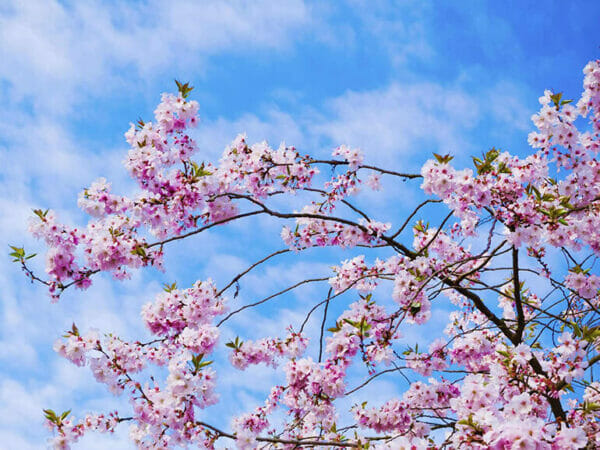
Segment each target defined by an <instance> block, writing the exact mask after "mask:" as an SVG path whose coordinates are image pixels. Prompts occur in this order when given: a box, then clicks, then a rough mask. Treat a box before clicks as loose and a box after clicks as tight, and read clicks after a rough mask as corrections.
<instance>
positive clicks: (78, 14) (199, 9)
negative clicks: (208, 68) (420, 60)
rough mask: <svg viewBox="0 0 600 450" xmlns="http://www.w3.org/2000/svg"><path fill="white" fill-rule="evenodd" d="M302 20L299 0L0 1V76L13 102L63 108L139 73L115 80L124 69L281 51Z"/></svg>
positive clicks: (306, 20) (149, 72)
mask: <svg viewBox="0 0 600 450" xmlns="http://www.w3.org/2000/svg"><path fill="white" fill-rule="evenodd" d="M310 24H311V14H310V9H309V8H308V7H307V6H306V5H305V4H304V3H303V2H302V0H292V1H287V2H285V3H281V4H278V3H272V2H269V1H266V0H260V1H254V2H242V1H235V2H219V1H205V2H193V1H188V0H177V1H171V2H162V1H159V0H149V1H145V2H136V3H120V4H113V3H107V2H99V1H95V2H68V3H67V4H66V5H65V4H64V3H63V2H59V1H57V0H51V1H42V0H31V1H27V2H19V1H12V2H10V4H8V5H4V6H3V8H1V9H0V60H2V61H3V64H2V65H1V66H0V79H4V80H5V81H7V82H8V83H9V86H10V90H9V91H8V92H9V93H10V94H9V95H8V97H9V99H10V100H11V101H12V102H15V103H16V102H20V101H23V100H26V101H29V102H31V103H32V104H33V105H34V107H35V108H36V109H37V110H42V111H53V112H60V111H68V110H69V109H70V108H71V107H72V106H73V105H74V104H75V103H76V102H77V101H78V100H80V99H81V97H84V98H85V96H86V95H87V94H89V93H90V92H92V93H95V94H96V95H98V94H100V93H102V95H103V96H104V95H106V91H107V89H110V88H111V86H113V84H114V86H113V87H119V86H123V85H132V83H133V82H139V81H140V80H125V79H122V75H121V73H120V70H121V69H123V68H131V67H132V68H133V69H134V73H137V74H139V75H141V76H142V80H144V79H146V82H147V80H148V78H151V77H153V76H156V75H157V73H160V71H162V70H164V69H166V68H169V70H173V68H194V69H195V70H198V69H199V70H203V69H204V63H205V58H206V57H207V56H209V55H214V54H215V53H218V52H223V51H233V52H237V53H243V52H248V51H252V50H253V49H257V48H267V49H273V50H281V49H284V48H285V47H286V46H287V45H288V44H290V42H292V40H293V39H297V38H298V36H299V35H300V34H301V33H303V32H305V31H304V30H307V29H308V28H309V27H310Z"/></svg>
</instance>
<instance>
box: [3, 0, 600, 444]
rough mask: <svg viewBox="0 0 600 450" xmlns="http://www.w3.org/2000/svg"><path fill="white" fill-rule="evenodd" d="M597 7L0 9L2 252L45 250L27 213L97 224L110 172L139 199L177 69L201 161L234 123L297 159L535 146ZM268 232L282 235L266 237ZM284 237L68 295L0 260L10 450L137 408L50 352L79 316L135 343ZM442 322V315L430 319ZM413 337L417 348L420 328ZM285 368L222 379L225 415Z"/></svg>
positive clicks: (225, 248)
mask: <svg viewBox="0 0 600 450" xmlns="http://www.w3.org/2000/svg"><path fill="white" fill-rule="evenodd" d="M599 17H600V3H598V2H595V1H579V2H558V1H555V2H552V1H535V2H534V1H511V2H483V1H462V2H442V1H438V2H428V1H415V2H408V1H407V2H393V1H389V2H387V1H368V2H367V1H338V2H308V1H303V0H288V1H286V2H273V1H265V0H255V1H252V2H241V1H231V2H227V3H225V2H216V1H204V2H191V1H190V2H187V1H182V0H174V1H171V2H160V1H130V2H99V1H97V2H93V1H92V2H75V1H55V0H46V1H37V0H27V1H11V0H9V1H5V2H2V4H1V5H0V61H1V62H0V100H1V103H2V109H1V110H0V230H2V233H0V247H1V248H5V249H7V248H8V247H7V245H8V244H9V243H10V244H17V245H26V247H27V248H30V249H32V250H33V249H36V250H42V247H41V246H40V245H39V244H37V243H35V242H34V241H33V240H32V239H31V238H30V237H29V236H28V235H27V234H26V233H25V230H26V228H27V218H28V216H29V215H30V211H31V208H36V207H44V208H52V209H55V210H56V211H57V212H58V214H59V216H60V217H61V218H62V219H63V220H65V221H67V222H70V223H84V222H83V221H84V220H85V217H84V215H83V214H82V213H81V212H80V211H78V210H77V208H76V197H77V194H78V192H79V191H80V190H81V189H82V188H84V187H85V186H87V185H89V183H91V182H92V181H93V180H94V179H96V178H97V177H100V176H105V177H107V178H108V179H109V180H111V181H113V184H114V186H115V190H121V191H122V192H130V191H131V189H132V183H131V182H130V181H128V179H127V175H126V173H125V170H124V169H123V168H122V166H121V164H120V162H121V161H122V159H123V158H124V156H125V154H126V151H127V147H126V143H125V141H124V139H123V133H124V132H125V131H126V130H127V128H128V123H129V122H130V121H135V120H136V119H137V118H138V117H139V116H141V117H143V118H150V116H151V113H152V111H153V109H154V107H155V105H156V104H157V102H158V101H159V98H160V93H161V92H164V91H171V90H173V88H174V83H173V79H174V78H178V79H180V80H185V81H190V82H191V84H192V85H194V86H195V90H194V91H193V95H192V96H193V98H194V99H196V100H198V101H199V102H200V114H201V118H202V123H201V125H200V126H199V128H198V130H197V132H196V137H197V140H198V142H199V143H200V147H201V152H200V154H199V155H198V156H197V158H198V159H212V160H215V159H217V158H218V156H219V155H220V153H221V152H222V150H223V148H224V147H225V145H227V144H228V143H229V142H230V141H231V140H233V138H235V136H236V135H237V134H238V133H240V132H247V134H248V138H249V141H251V142H255V141H261V140H263V139H267V140H269V142H271V143H272V144H273V145H278V144H279V142H280V141H282V140H285V141H286V143H287V144H290V145H295V146H296V147H297V148H299V149H300V151H301V152H303V153H304V152H306V153H314V154H322V155H324V154H327V153H328V152H329V151H330V150H331V149H332V148H333V147H335V146H337V145H339V144H344V143H346V144H349V145H351V146H359V147H361V148H362V149H363V151H364V152H365V154H366V155H367V158H368V159H369V160H370V161H373V162H375V163H376V164H379V165H384V166H394V167H396V168H397V169H399V170H404V171H416V170H418V167H419V166H420V164H422V163H423V162H424V161H425V160H426V158H427V157H428V156H429V155H430V154H431V152H434V151H435V152H438V153H452V154H455V155H456V156H457V165H462V164H468V163H469V158H468V157H469V156H470V155H474V154H478V153H480V152H481V151H484V150H487V149H488V148H490V147H492V146H496V147H500V148H502V149H506V150H509V151H511V152H515V153H518V154H523V153H525V152H527V151H528V149H527V144H526V136H527V134H528V132H529V131H530V130H531V128H532V125H531V123H530V120H529V117H530V116H531V114H533V113H534V112H535V111H536V109H537V107H538V103H537V98H538V97H539V96H540V95H541V94H542V92H543V90H544V89H546V88H551V89H554V90H557V91H564V92H565V96H566V97H568V98H573V97H576V96H578V95H579V94H580V92H581V82H582V73H581V70H582V69H583V66H584V65H585V63H586V62H587V61H588V60H590V59H594V58H598V56H599V53H600V48H599V46H600V32H599V31H598V19H599ZM386 188H387V190H386V193H385V194H384V195H382V196H381V197H376V196H373V195H368V194H365V196H364V197H363V198H361V199H359V203H360V202H362V204H364V205H369V206H370V207H371V208H372V210H373V211H375V212H379V213H381V215H382V217H385V218H386V219H387V220H392V221H394V222H395V223H398V221H399V219H400V218H401V217H402V212H403V211H406V210H407V208H409V207H410V205H411V204H414V203H415V202H416V201H418V199H419V193H418V184H417V183H412V184H410V183H401V184H398V183H395V184H394V183H387V184H386ZM390 205H393V207H392V208H390ZM256 227H262V231H264V233H263V234H264V235H265V236H267V235H268V234H269V233H271V235H272V236H271V237H270V238H267V237H265V238H264V239H256ZM278 230H279V225H272V224H271V225H269V224H267V223H264V222H261V221H255V222H248V223H244V224H239V225H236V226H234V227H233V228H232V229H231V230H229V231H225V232H215V233H211V234H207V235H205V236H199V237H198V238H197V239H195V240H194V241H193V242H191V243H189V244H188V245H187V246H186V245H180V246H174V247H173V248H172V253H171V254H170V255H169V257H168V259H167V271H168V275H163V274H157V273H155V272H151V271H143V272H142V273H138V274H136V275H135V276H134V277H133V279H132V280H131V281H128V282H126V283H114V282H112V281H111V280H110V279H108V278H102V279H99V280H97V282H96V284H95V286H94V287H93V288H92V289H90V290H89V291H88V292H86V293H83V294H82V293H81V292H72V293H69V294H67V295H65V296H64V298H63V299H62V300H61V302H59V303H58V304H56V305H50V304H49V300H48V298H47V297H46V294H45V292H44V290H43V289H41V288H40V287H38V286H31V285H29V284H28V283H27V282H26V280H25V278H24V277H23V276H22V274H21V273H20V272H19V270H18V268H17V267H16V266H14V265H12V264H11V263H10V260H9V259H8V258H6V257H5V258H0V287H1V288H2V289H1V290H0V299H1V305H2V306H1V309H0V405H2V406H1V407H0V409H2V410H3V411H10V414H9V415H8V416H7V415H3V419H2V420H1V421H0V441H2V442H4V443H6V442H9V443H11V446H10V448H14V449H21V448H22V449H37V448H40V447H41V446H43V445H44V443H45V439H46V437H47V434H46V431H45V430H44V429H43V428H42V426H41V422H42V420H41V418H42V415H41V409H42V408H45V407H52V408H55V409H57V410H62V409H69V408H71V407H74V409H75V411H77V412H78V413H80V414H81V413H83V412H85V411H86V410H90V409H105V410H108V409H110V408H112V407H114V405H117V404H123V403H124V401H123V399H113V398H112V397H111V396H110V394H108V393H106V392H105V391H104V390H103V389H102V387H99V386H96V384H95V383H94V382H93V379H92V377H91V375H90V374H89V373H88V371H87V370H85V369H78V368H76V367H74V366H70V365H69V364H67V363H66V362H63V361H62V360H60V359H59V358H58V356H56V355H55V354H54V353H53V352H52V350H51V346H52V343H53V341H54V339H55V338H56V337H58V336H59V335H60V334H61V332H62V331H63V330H64V329H66V328H67V327H68V326H69V325H70V324H71V322H72V321H75V322H76V323H77V324H78V325H79V326H80V328H83V329H85V328H87V327H96V328H100V329H102V330H109V329H110V330H112V331H115V332H119V333H122V334H124V335H126V336H128V337H132V338H138V337H139V336H140V334H143V333H144V330H143V328H142V326H141V321H140V319H139V308H140V306H141V305H143V304H144V303H145V302H147V301H149V300H151V299H152V298H153V295H154V293H155V292H157V291H158V290H160V285H161V283H163V282H166V281H169V282H171V281H173V280H174V279H177V280H178V281H179V280H182V281H181V283H180V285H184V286H185V284H186V283H188V284H189V283H191V282H192V281H193V280H195V279H197V278H200V279H202V278H205V277H208V276H212V277H213V278H215V279H216V280H217V281H220V282H226V281H227V280H228V278H230V277H231V276H233V275H234V274H235V273H236V272H237V271H240V270H242V269H243V268H244V267H246V266H247V265H248V264H249V263H251V262H252V258H255V257H260V256H261V255H264V254H266V253H267V252H268V251H269V250H270V249H278V248H280V247H281V245H282V244H281V243H280V242H279V241H278V239H277V235H278ZM234 239H239V240H234ZM241 245H243V246H244V249H245V251H244V252H243V254H240V251H239V247H240V246H241ZM355 254H356V253H343V252H333V253H328V254H325V253H318V252H309V253H308V254H307V255H306V257H305V258H304V259H303V261H301V262H297V261H295V260H294V259H293V258H287V259H286V258H282V259H281V260H279V261H277V262H276V263H274V264H273V265H271V266H269V267H268V268H265V269H264V270H262V271H258V272H257V273H256V274H253V275H252V276H251V277H249V279H248V280H247V281H246V282H244V283H243V284H242V288H243V289H242V293H241V295H240V298H238V299H237V300H236V301H237V302H240V304H241V303H243V302H245V301H247V302H250V301H252V300H255V299H256V298H259V296H260V295H267V294H268V293H269V292H273V291H274V290H275V289H277V288H278V287H283V286H285V285H286V283H288V284H291V283H293V282H294V281H297V280H299V279H301V278H302V277H303V276H305V275H306V276H310V275H313V274H319V273H321V274H322V273H323V271H327V270H328V269H327V268H328V266H330V265H331V264H335V263H336V262H337V261H339V260H340V259H345V258H348V257H352V256H354V255H355ZM182 257H183V258H185V259H184V260H182ZM40 262H41V261H40ZM40 262H38V264H39V263H40ZM40 267H41V266H40ZM265 279H268V280H270V281H269V283H268V284H267V283H265V282H264V280H265ZM271 280H272V281H271ZM265 285H267V287H266V286H265ZM323 289H325V287H323V286H321V287H320V288H318V287H313V288H309V289H305V290H304V291H301V292H299V294H298V295H292V296H290V297H288V298H286V300H285V303H284V304H283V305H282V304H280V305H278V306H273V307H270V308H264V309H261V310H259V311H257V312H256V313H252V314H251V315H249V316H247V317H246V318H240V319H238V320H237V321H236V322H234V323H232V325H231V327H230V328H228V329H226V330H224V331H223V333H224V335H225V337H226V338H227V337H231V336H233V335H235V334H236V333H244V334H243V336H246V337H249V338H259V337H262V336H265V335H268V334H269V333H272V334H274V335H281V334H282V332H283V330H282V327H280V326H279V325H280V324H281V323H284V322H285V324H287V323H292V322H294V323H297V321H298V320H300V319H301V317H302V314H303V312H304V311H305V310H306V307H307V305H309V304H310V301H311V300H312V299H314V298H315V296H317V297H318V296H320V295H322V293H323V292H322V291H323ZM384 294H385V290H383V291H382V296H384ZM342 309H343V305H340V311H341V310H342ZM443 318H444V317H443V313H442V315H441V316H440V317H437V318H436V317H435V316H434V319H433V326H435V325H436V322H435V321H436V320H438V321H439V324H441V323H442V322H443ZM256 323H260V324H261V326H260V329H257V327H256V326H255V325H254V324H256ZM439 324H438V325H439ZM408 333H409V336H412V338H414V339H416V338H418V337H419V333H422V331H420V330H413V331H412V332H411V331H409V332H408ZM410 333H413V334H412V335H411V334H410ZM408 340H410V339H409V338H408V337H407V341H408ZM277 376H278V375H277V374H275V373H273V372H272V371H270V370H267V369H264V368H262V367H259V368H256V369H253V370H252V371H251V372H250V373H249V374H248V375H243V374H241V373H238V372H234V371H233V369H230V368H227V367H226V366H222V370H221V372H220V373H219V377H220V379H221V380H222V381H221V383H222V384H223V385H229V386H232V387H233V388H234V392H235V394H231V393H227V391H226V390H224V391H223V396H224V406H221V407H220V408H221V409H218V410H217V412H218V414H217V416H218V417H219V421H220V424H222V425H223V426H227V423H228V420H229V419H228V416H229V415H230V414H232V413H236V412H240V411H242V410H243V409H244V408H245V409H250V408H252V407H253V406H254V405H256V404H257V402H262V396H263V393H262V391H260V389H256V388H255V387H253V386H251V385H249V384H248V383H247V381H246V380H248V379H256V378H257V377H260V379H262V380H264V387H265V388H266V387H267V386H268V383H269V381H270V380H275V379H277ZM382 383H383V384H380V385H379V388H378V389H379V391H373V392H371V395H372V396H374V397H375V398H377V395H378V394H377V392H380V391H381V389H382V388H385V389H387V390H390V391H394V390H396V387H395V385H394V380H393V379H388V380H387V381H382ZM386 383H387V384H386ZM379 397H381V394H379ZM125 439H126V430H124V433H120V434H117V435H116V436H114V437H108V438H107V437H104V436H90V438H88V439H87V440H86V441H85V442H83V443H82V444H81V446H80V448H87V449H94V448H104V447H105V446H106V445H107V442H111V443H112V445H113V446H116V447H117V448H127V444H126V441H125Z"/></svg>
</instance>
